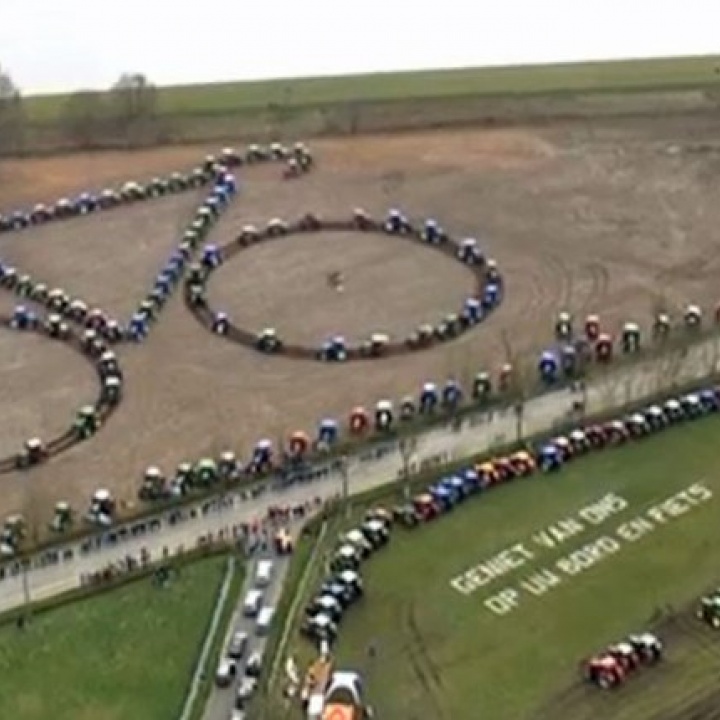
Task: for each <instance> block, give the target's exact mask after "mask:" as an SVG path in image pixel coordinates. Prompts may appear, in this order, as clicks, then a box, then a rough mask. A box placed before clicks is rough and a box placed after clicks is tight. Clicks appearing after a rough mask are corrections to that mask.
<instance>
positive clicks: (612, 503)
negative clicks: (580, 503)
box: [578, 493, 628, 525]
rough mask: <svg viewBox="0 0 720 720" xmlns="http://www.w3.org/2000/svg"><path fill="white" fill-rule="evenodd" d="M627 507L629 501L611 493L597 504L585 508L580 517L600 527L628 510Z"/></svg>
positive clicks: (579, 514)
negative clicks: (609, 519) (614, 516)
mask: <svg viewBox="0 0 720 720" xmlns="http://www.w3.org/2000/svg"><path fill="white" fill-rule="evenodd" d="M627 507H628V501H627V500H626V499H625V498H623V497H620V496H619V495H616V494H615V493H610V494H608V495H606V496H605V497H604V498H601V499H600V500H598V501H597V502H596V503H593V504H592V505H588V506H587V507H584V508H583V509H582V510H580V511H579V512H578V516H579V517H581V518H582V519H583V520H585V522H588V523H590V524H591V525H600V524H601V523H604V522H605V521H606V520H607V519H608V518H611V517H612V516H613V515H617V514H618V513H621V512H622V511H623V510H626V509H627Z"/></svg>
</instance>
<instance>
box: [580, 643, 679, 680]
mask: <svg viewBox="0 0 720 720" xmlns="http://www.w3.org/2000/svg"><path fill="white" fill-rule="evenodd" d="M664 653H665V647H664V645H663V642H662V640H661V639H660V638H659V637H658V636H657V635H655V634H653V633H649V632H642V633H637V634H634V635H629V636H628V637H627V638H624V639H623V640H621V641H620V642H617V643H613V644H612V645H609V646H608V647H606V648H605V649H604V650H602V651H601V652H599V653H597V654H595V655H593V656H592V657H590V658H588V659H587V660H585V661H584V662H583V664H582V674H583V677H584V678H585V680H586V681H587V682H589V683H591V684H592V685H595V686H596V687H599V688H601V689H602V690H612V689H615V688H617V687H619V686H620V685H622V684H623V683H625V682H626V681H627V680H628V679H630V678H631V677H633V676H634V675H635V674H637V673H638V672H639V671H641V670H643V669H645V668H650V667H654V666H655V665H657V664H658V663H659V662H660V661H661V660H662V659H663V655H664Z"/></svg>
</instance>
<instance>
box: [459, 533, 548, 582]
mask: <svg viewBox="0 0 720 720" xmlns="http://www.w3.org/2000/svg"><path fill="white" fill-rule="evenodd" d="M534 557H535V556H534V555H533V553H531V552H530V550H528V548H527V547H525V545H523V544H522V543H515V545H511V546H510V547H509V548H505V550H501V551H500V552H499V553H497V555H493V556H492V557H490V558H488V559H487V560H483V561H482V562H481V563H478V564H477V565H475V566H474V567H471V568H469V569H468V570H466V571H465V572H464V573H462V574H461V575H458V576H457V577H455V578H453V579H452V580H451V581H450V586H451V587H452V588H454V589H455V590H457V591H458V592H459V593H462V594H463V595H470V594H471V593H473V592H475V591H476V590H479V589H480V588H482V587H484V586H485V585H489V584H490V583H492V582H494V581H495V580H497V579H498V578H500V577H502V576H503V575H507V574H508V573H511V572H512V571H513V570H517V569H518V568H521V567H522V566H523V565H525V563H527V562H529V561H530V560H532V559H533V558H534Z"/></svg>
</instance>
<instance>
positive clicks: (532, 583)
mask: <svg viewBox="0 0 720 720" xmlns="http://www.w3.org/2000/svg"><path fill="white" fill-rule="evenodd" d="M560 582H561V580H560V576H559V575H556V574H555V573H554V572H553V571H552V570H549V569H548V568H542V570H538V572H536V573H533V574H532V575H530V576H529V577H526V578H525V579H524V580H522V581H521V583H520V587H521V588H522V589H523V590H527V592H529V593H530V594H531V595H544V594H545V593H546V592H548V590H552V589H553V588H554V587H555V586H556V585H559V584H560Z"/></svg>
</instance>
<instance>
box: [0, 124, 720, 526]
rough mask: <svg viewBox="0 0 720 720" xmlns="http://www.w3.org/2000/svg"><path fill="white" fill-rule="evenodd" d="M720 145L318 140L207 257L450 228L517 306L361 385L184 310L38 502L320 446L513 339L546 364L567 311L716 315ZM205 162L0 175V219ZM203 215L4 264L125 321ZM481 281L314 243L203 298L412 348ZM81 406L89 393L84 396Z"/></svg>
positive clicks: (130, 364) (674, 136)
mask: <svg viewBox="0 0 720 720" xmlns="http://www.w3.org/2000/svg"><path fill="white" fill-rule="evenodd" d="M719 128H720V118H718V119H716V120H713V119H712V118H708V117H707V116H704V117H699V116H698V117H693V116H687V117H680V118H678V117H673V118H672V119H662V118H658V119H656V120H648V119H647V118H645V119H622V120H620V119H617V120H612V121H605V122H603V123H599V122H597V123H591V122H587V121H584V122H578V123H574V124H559V125H556V126H553V125H550V126H547V127H542V128H517V129H512V130H483V131H479V130H478V131H471V130H468V131H453V132H451V133H441V132H434V133H430V132H428V133H415V134H408V135H393V136H373V137H362V138H355V139H350V140H332V141H331V140H327V141H321V142H317V143H315V144H314V145H313V149H314V151H315V154H316V157H317V159H318V167H317V169H316V170H315V171H314V172H313V173H311V174H310V175H309V176H307V177H306V178H304V179H301V180H298V181H296V182H281V181H279V180H278V169H277V168H261V169H248V170H246V171H244V172H243V173H242V175H241V177H242V179H244V180H246V185H245V187H244V188H243V190H242V195H241V197H240V198H239V199H238V200H237V201H236V203H235V204H234V205H233V207H232V209H231V211H230V212H229V213H228V214H227V215H226V216H225V217H224V218H223V220H222V221H221V223H220V224H219V226H218V227H217V229H216V230H215V231H214V234H213V236H212V238H211V240H212V241H213V242H216V243H218V244H221V243H224V242H228V241H230V240H231V239H232V237H233V236H234V234H235V233H236V232H237V230H238V229H239V228H240V227H241V226H242V225H244V224H246V223H252V222H255V223H258V224H259V223H262V222H265V221H267V220H268V219H269V218H271V217H273V216H280V217H283V216H284V217H291V216H294V215H297V214H300V213H302V212H306V211H316V212H319V213H320V214H321V215H325V216H328V217H330V216H337V215H340V214H342V213H344V212H350V211H351V209H352V208H353V207H356V206H362V207H364V208H365V209H366V210H368V211H370V212H374V213H379V212H384V211H385V210H386V209H387V208H388V207H389V206H395V207H401V208H404V209H405V210H406V211H408V212H409V213H411V214H412V215H414V216H420V217H424V216H427V215H431V216H435V217H437V218H438V219H439V220H440V221H441V222H442V223H443V224H444V225H445V227H446V228H447V229H448V230H449V231H450V232H452V233H453V234H458V235H459V234H467V235H474V236H476V237H478V238H480V239H481V240H482V242H484V243H485V244H486V246H487V249H488V252H489V253H490V254H491V255H493V256H494V257H496V258H497V260H498V261H499V263H500V266H501V268H502V269H503V271H504V273H505V277H506V282H507V299H506V301H505V303H504V304H503V306H502V307H501V308H500V309H499V310H498V311H497V312H496V313H494V315H493V317H492V318H491V319H490V320H488V322H487V323H486V324H485V325H483V326H482V327H480V328H478V329H477V330H474V331H473V332H471V333H468V334H466V335H465V336H464V337H463V338H462V339H460V340H458V341H457V342H455V343H451V344H448V345H445V346H442V347H438V348H436V349H434V350H431V351H427V352H424V353H419V354H416V355H412V356H406V357H400V358H396V359H390V360H387V361H379V362H377V363H364V364H363V365H362V371H360V370H359V366H358V365H357V364H349V365H347V366H326V365H321V364H319V363H318V364H313V363H299V362H293V361H290V360H286V359H283V358H268V357H265V356H261V355H258V354H255V353H252V352H249V351H247V350H244V349H242V348H239V347H237V346H236V345H234V344H231V343H228V342H225V341H223V340H222V339H221V338H217V337H211V336H209V334H208V333H207V332H206V331H205V330H204V329H203V328H202V327H200V326H199V325H198V323H196V322H195V321H194V320H193V319H192V317H190V315H189V313H188V312H187V310H186V309H185V307H184V306H183V303H182V301H181V298H180V297H179V296H177V297H175V298H174V300H172V301H171V302H170V304H169V306H168V308H167V310H166V311H165V312H164V313H163V315H162V317H161V320H160V322H159V325H158V326H157V327H156V328H155V330H154V331H153V333H152V335H151V337H150V340H149V341H148V342H147V343H146V344H144V345H143V346H141V347H132V348H123V349H121V350H120V356H121V361H122V364H123V369H124V370H125V374H126V380H127V398H126V400H125V402H124V403H123V406H122V407H121V408H120V410H119V411H118V412H117V413H116V414H115V415H114V416H113V419H112V422H111V423H109V425H108V427H107V428H105V429H103V431H102V432H101V433H100V434H99V435H98V436H97V437H96V438H95V439H93V441H91V442H89V443H85V444H82V445H80V446H78V447H76V448H75V449H73V450H72V451H70V452H69V453H67V454H65V455H63V456H61V457H60V458H58V459H57V460H55V461H53V462H52V463H49V464H48V465H47V466H44V467H41V468H38V469H37V470H35V471H33V472H32V473H31V474H30V475H28V476H27V482H28V483H29V487H30V488H31V489H32V492H33V494H34V495H35V502H40V503H43V504H44V503H47V502H51V501H54V500H56V499H58V498H60V497H65V498H69V499H72V500H75V501H77V502H82V503H84V502H85V500H86V498H87V497H88V495H89V493H90V492H91V491H92V490H93V489H94V488H96V487H98V486H101V485H106V486H110V487H112V488H113V489H114V490H115V491H116V492H117V493H118V494H119V495H121V496H123V497H125V498H127V499H132V498H133V497H134V493H135V489H136V486H137V481H138V477H139V475H140V474H141V472H142V470H143V469H144V467H145V466H147V465H149V464H159V465H161V466H163V467H165V468H166V469H167V470H168V471H169V470H171V469H172V468H173V467H174V465H175V464H176V463H177V462H179V461H181V460H182V459H184V458H185V457H187V456H191V457H195V456H198V455H201V454H203V453H205V452H208V451H211V450H220V449H222V448H223V447H224V446H232V447H234V448H237V449H244V450H247V449H248V446H249V445H250V444H251V443H252V441H253V440H255V439H257V438H258V437H262V436H269V437H271V438H276V437H278V436H279V435H280V434H281V433H287V432H289V431H292V430H294V429H297V428H308V429H311V428H312V427H313V426H314V422H315V421H316V420H317V419H318V418H319V417H320V416H323V415H326V414H330V415H336V416H341V415H343V414H344V413H345V412H346V411H347V410H348V409H349V408H350V406H352V405H353V404H356V403H369V402H371V401H373V400H375V399H377V398H380V397H383V396H388V397H398V396H401V395H403V394H405V393H408V392H412V391H413V390H415V389H416V388H417V387H418V386H419V384H420V383H421V382H422V381H423V380H425V379H429V378H434V379H442V378H443V377H446V376H447V375H449V374H455V375H460V376H466V375H469V374H470V373H471V372H474V371H476V370H477V369H479V368H480V367H482V366H488V365H493V366H496V365H497V364H499V363H500V362H501V361H502V351H501V343H500V336H501V332H502V331H503V330H508V331H509V332H510V333H511V334H512V336H513V337H514V338H515V339H514V340H513V342H514V344H515V345H516V350H517V351H526V350H528V349H530V348H538V347H540V346H541V345H542V344H543V343H545V342H547V341H548V340H549V338H550V329H551V322H552V318H551V316H552V314H553V313H555V312H557V311H558V310H560V309H561V308H564V307H570V308H571V309H572V310H573V311H575V312H576V313H584V312H588V311H592V310H597V311H600V312H601V313H602V315H603V318H607V320H608V322H610V323H615V322H618V321H620V320H623V319H630V318H631V317H632V318H637V319H639V320H643V319H644V318H646V317H648V316H649V312H650V308H651V307H652V306H653V304H654V303H655V302H657V300H658V299H659V298H660V297H662V298H665V299H666V300H667V301H668V302H669V303H671V304H679V303H685V302H689V301H697V302H702V303H704V304H705V305H706V306H708V307H711V306H713V305H714V303H715V300H716V299H717V296H718V292H717V290H716V288H715V283H714V279H715V273H716V271H717V265H718V262H719V258H720V256H719V255H718V254H717V253H716V252H715V251H716V246H717V243H718V240H717V239H716V228H717V227H718V225H719V224H720V203H718V202H717V200H716V197H715V195H716V190H715V186H716V178H717V176H718V171H719V170H720V150H718V147H717V146H716V145H715V137H716V136H717V134H718V129H719ZM214 149H216V148H214ZM206 150H207V148H187V147H184V148H180V149H177V148H175V149H173V148H169V149H161V150H155V151H152V152H147V153H133V154H127V155H124V154H119V153H100V154H93V155H89V156H69V157H56V158H46V159H38V160H27V161H17V162H14V161H12V162H11V161H6V162H4V163H3V164H2V165H0V207H2V208H4V209H7V208H12V207H14V206H16V205H17V204H19V203H21V202H22V203H31V202H32V201H33V200H43V201H48V200H49V199H52V198H53V197H56V196H59V195H62V194H65V193H70V192H71V191H78V190H82V189H84V186H90V187H98V186H103V185H105V184H108V183H109V182H111V181H117V180H119V179H124V178H127V177H128V176H134V177H136V178H143V177H149V176H152V175H155V174H157V173H159V172H163V171H165V172H167V171H169V170H171V169H176V168H178V167H181V168H182V167H187V166H190V165H192V164H193V163H194V162H195V161H196V160H197V159H199V158H200V157H202V156H203V155H204V154H205V152H206ZM211 150H212V149H211ZM11 180H12V181H11ZM192 206H193V199H192V198H191V197H190V196H186V197H182V198H173V199H168V200H164V201H157V202H154V203H149V204H147V205H143V206H142V207H138V208H134V209H131V210H118V211H113V212H110V213H107V214H105V215H102V216H100V217H97V218H92V219H90V220H77V221H72V222H69V223H66V224H58V225H55V226H53V227H50V228H41V229H38V230H32V231H29V232H26V233H22V234H20V235H18V236H17V237H7V236H5V237H4V238H2V239H1V240H0V256H3V257H6V258H8V259H14V260H18V262H19V259H22V264H23V267H24V268H26V269H27V270H28V271H29V272H35V274H37V275H41V274H43V273H47V275H48V277H50V276H52V279H53V280H54V281H57V282H58V283H61V284H62V285H63V286H64V287H65V288H66V289H67V290H69V291H74V292H78V294H82V295H85V296H87V298H88V299H92V300H95V301H96V302H98V303H99V304H101V305H105V306H106V307H107V308H108V309H109V310H113V311H115V312H123V311H125V312H126V311H127V310H128V309H130V308H131V307H132V306H133V305H134V303H135V302H136V301H137V300H139V299H140V296H141V293H142V292H143V291H144V290H145V288H146V286H147V284H148V282H149V281H150V280H151V279H152V277H154V274H155V272H156V271H157V269H159V264H160V260H161V259H162V257H163V254H164V253H165V252H167V250H168V248H169V247H170V244H171V241H172V239H173V236H174V235H177V234H178V231H179V229H180V227H181V224H182V221H183V219H185V218H186V217H187V215H188V214H189V213H190V211H191V208H192ZM331 244H335V245H337V246H338V248H339V249H338V250H337V254H336V248H331V249H328V248H330V245H331ZM71 261H72V263H71ZM430 263H434V264H433V265H432V266H430ZM330 267H331V269H339V270H342V271H343V272H344V273H345V275H346V285H347V288H348V289H347V291H346V294H345V296H343V297H342V298H340V297H339V296H337V295H336V294H335V293H333V292H332V291H331V290H329V289H327V288H326V287H325V286H324V282H325V272H326V271H327V269H328V268H330ZM40 271H42V273H41V272H40ZM470 282H471V278H470V275H469V273H468V274H464V273H463V269H462V268H461V267H459V266H456V265H454V264H453V263H451V262H448V261H447V260H443V259H442V258H439V257H437V255H436V254H435V253H432V252H430V251H425V250H423V249H422V248H414V247H412V246H411V247H407V246H406V245H404V244H402V243H400V242H397V243H393V242H391V241H388V240H387V239H385V238H374V237H372V238H371V237H368V238H367V239H363V241H362V242H357V238H355V239H353V238H352V237H336V238H326V237H324V236H309V237H307V238H302V239H298V238H288V239H287V241H285V242H278V243H272V244H270V245H269V246H267V247H266V248H255V249H253V250H250V251H248V252H247V253H243V254H242V255H241V256H240V257H238V258H236V259H234V260H233V261H231V262H230V263H228V265H227V266H226V267H224V268H223V269H222V270H221V271H220V272H219V273H218V274H217V276H215V277H214V278H213V279H212V281H211V288H210V297H211V298H212V299H213V300H214V301H215V299H217V302H218V303H220V302H221V300H222V303H223V304H224V305H225V306H226V309H228V310H230V311H231V312H233V313H234V315H235V318H236V319H237V320H238V321H239V320H240V319H241V318H242V320H243V321H246V322H248V323H249V324H251V325H255V324H261V325H272V326H276V327H279V328H289V329H292V332H295V333H297V337H298V338H300V337H301V336H307V334H310V335H312V337H313V338H317V337H318V335H319V336H320V337H322V336H323V335H324V334H325V331H324V330H323V328H325V327H326V326H325V323H328V324H332V327H327V328H326V330H327V332H333V331H334V332H345V333H346V334H352V333H353V332H363V333H364V332H366V331H368V330H369V329H373V327H372V325H371V324H372V323H382V324H383V325H384V326H386V327H388V328H389V329H393V328H396V327H397V328H398V329H399V330H402V331H406V330H407V329H408V328H410V327H412V326H413V325H414V324H416V323H417V321H418V318H420V317H421V316H423V315H424V313H426V312H428V311H431V310H432V308H436V309H437V310H436V313H432V316H433V317H435V315H436V314H437V315H440V314H442V313H444V312H447V311H448V310H449V309H450V307H453V306H454V305H455V304H456V303H457V301H458V300H459V299H460V298H461V297H462V295H463V294H464V292H465V290H466V289H468V288H469V287H470ZM387 285H391V286H393V287H385V286H387ZM401 290H402V292H401ZM59 352H60V351H58V353H59ZM43 361H44V362H46V363H47V364H46V365H45V367H46V368H47V370H46V372H47V373H48V374H49V373H51V372H57V373H60V372H64V370H62V364H63V363H64V361H63V360H62V357H61V355H58V356H57V357H55V356H54V355H53V356H52V357H50V356H48V358H47V359H43ZM68 362H70V363H73V366H74V365H75V364H77V365H78V366H79V367H78V369H77V371H78V372H83V371H84V368H82V367H80V361H79V359H75V358H74V357H71V356H69V355H68ZM28 378H30V376H28ZM21 382H24V381H23V380H22V378H21V377H20V376H18V380H17V385H18V387H13V388H12V393H13V394H12V395H10V394H9V393H10V388H9V387H8V386H7V384H6V383H3V384H2V385H0V402H2V403H3V405H6V404H7V403H10V402H12V403H19V402H21V400H20V399H19V395H26V396H27V398H28V400H27V402H28V403H34V404H35V405H37V403H38V392H39V389H38V383H37V381H36V380H34V381H33V380H32V378H31V379H30V380H29V381H28V384H27V385H26V386H25V392H22V391H20V390H19V389H18V388H19V387H20V383H21ZM53 382H55V381H53ZM83 392H84V391H83V389H82V387H80V386H78V398H80V396H82V394H83ZM13 398H14V399H13ZM40 402H42V401H40ZM54 412H55V411H54V410H53V414H54ZM58 412H59V417H63V416H64V415H63V413H61V412H60V411H59V410H58ZM8 417H9V416H8V415H7V414H5V416H4V420H3V424H5V423H7V422H8V419H7V418H8ZM37 432H38V431H37V429H36V428H31V427H27V428H25V427H23V430H22V433H23V434H35V433H37ZM0 433H1V434H2V435H3V436H4V437H10V436H12V437H14V436H15V433H16V429H12V431H11V429H10V427H9V425H6V424H5V427H4V428H0ZM3 442H5V441H4V440H3ZM16 481H17V478H15V477H13V476H12V475H10V476H5V477H4V478H1V479H0V511H2V512H4V511H10V510H12V509H21V505H22V503H23V502H24V501H23V500H22V499H21V497H20V496H19V495H18V493H17V492H16V490H17V482H16Z"/></svg>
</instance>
